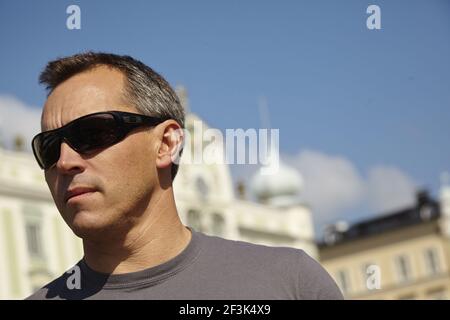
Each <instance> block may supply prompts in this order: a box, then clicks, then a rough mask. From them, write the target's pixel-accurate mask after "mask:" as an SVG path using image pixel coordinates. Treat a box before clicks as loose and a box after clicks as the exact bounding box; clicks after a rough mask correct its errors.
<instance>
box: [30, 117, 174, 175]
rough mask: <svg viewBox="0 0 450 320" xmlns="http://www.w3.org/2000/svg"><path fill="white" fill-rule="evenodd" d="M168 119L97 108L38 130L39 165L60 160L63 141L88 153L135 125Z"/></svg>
mask: <svg viewBox="0 0 450 320" xmlns="http://www.w3.org/2000/svg"><path fill="white" fill-rule="evenodd" d="M168 119H170V118H161V117H149V116H145V115H142V114H136V113H130V112H121V111H106V112H97V113H92V114H88V115H85V116H83V117H80V118H78V119H75V120H73V121H71V122H69V123H68V124H66V125H64V126H62V127H61V128H58V129H54V130H50V131H45V132H41V133H39V134H38V135H36V136H35V137H34V138H33V140H32V142H31V146H32V148H33V153H34V156H35V158H36V160H37V162H38V164H39V166H40V167H41V168H42V169H44V170H46V169H49V168H50V167H51V166H53V165H54V164H55V163H56V162H57V161H58V159H59V155H60V151H61V143H63V142H66V143H67V144H68V145H69V146H70V147H71V148H72V149H73V150H75V151H76V152H78V153H80V154H88V153H90V152H92V151H95V150H97V149H102V148H106V147H109V146H112V145H114V144H116V143H118V142H120V141H122V140H123V139H124V138H125V137H126V136H127V135H128V134H129V133H130V132H131V131H132V130H133V129H136V128H139V127H144V126H149V127H152V126H156V125H158V124H160V123H162V122H164V121H165V120H168Z"/></svg>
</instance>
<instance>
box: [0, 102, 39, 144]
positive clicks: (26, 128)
mask: <svg viewBox="0 0 450 320" xmlns="http://www.w3.org/2000/svg"><path fill="white" fill-rule="evenodd" d="M40 119H41V110H40V109H39V108H33V107H31V106H28V105H26V104H24V103H23V102H21V101H20V100H18V99H17V98H15V97H12V96H7V95H0V142H1V144H3V145H4V146H5V147H6V148H11V147H12V145H13V141H14V137H15V136H16V135H21V136H22V137H23V138H24V140H25V147H26V150H28V151H31V139H32V138H33V136H34V135H35V134H36V133H38V132H40Z"/></svg>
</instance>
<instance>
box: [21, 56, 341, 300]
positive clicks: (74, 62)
mask: <svg viewBox="0 0 450 320" xmlns="http://www.w3.org/2000/svg"><path fill="white" fill-rule="evenodd" d="M40 81H41V83H44V84H46V85H47V88H48V89H49V95H48V99H47V101H46V103H45V106H44V109H43V112H42V119H41V129H42V133H40V134H38V135H37V136H36V137H35V138H34V139H33V142H32V145H33V151H34V154H35V156H36V159H37V161H38V163H39V165H40V166H41V167H42V168H43V169H44V170H45V179H46V181H47V184H48V186H49V188H50V191H51V194H52V196H53V199H54V201H55V204H56V206H57V208H58V210H59V212H60V213H61V215H62V217H63V219H64V220H65V222H66V223H67V224H68V225H69V227H70V228H71V229H72V230H73V232H74V233H75V234H76V235H77V236H78V237H80V238H82V239H83V248H84V257H83V259H82V260H81V261H80V262H78V263H77V265H76V266H75V267H74V268H72V269H71V272H67V273H65V274H63V275H62V276H61V277H59V278H58V279H56V280H54V281H53V282H51V283H50V284H48V285H46V286H45V287H44V288H42V289H40V290H39V291H37V292H36V293H35V294H33V295H32V296H30V297H29V299H342V295H341V293H340V291H339V289H338V288H337V286H336V285H335V283H334V282H333V280H332V279H331V277H330V276H329V275H328V274H327V273H326V271H325V270H324V269H323V268H322V267H321V266H320V265H319V264H318V263H317V262H315V261H314V260H313V259H312V258H310V257H309V256H308V255H306V253H304V252H303V251H302V250H299V249H293V248H272V247H266V246H261V245H255V244H250V243H245V242H240V241H231V240H225V239H222V238H218V237H212V236H208V235H205V234H203V233H200V232H197V231H195V230H193V229H191V228H187V227H185V226H184V225H183V224H182V222H181V221H180V218H179V216H178V212H177V208H176V205H175V201H174V194H173V190H172V182H173V179H174V178H175V176H176V172H177V169H178V166H177V165H176V164H175V163H174V161H173V159H174V158H176V156H177V153H179V152H178V150H179V149H180V146H181V145H182V139H183V135H182V134H180V130H181V129H182V128H183V127H184V112H183V109H182V107H181V105H180V102H179V100H178V98H177V96H176V94H175V93H174V91H173V90H172V88H171V87H170V86H169V84H168V83H167V82H166V81H165V80H164V79H163V78H162V77H161V76H160V75H159V74H157V73H156V72H154V71H153V70H152V69H151V68H149V67H147V66H146V65H144V64H143V63H141V62H139V61H137V60H135V59H133V58H131V57H129V56H118V55H114V54H106V53H93V52H88V53H83V54H78V55H74V56H70V57H66V58H62V59H58V60H55V61H52V62H50V63H49V64H48V65H47V67H46V68H45V70H44V71H43V72H42V74H41V76H40ZM181 132H182V131H181ZM77 272H78V273H79V276H80V279H79V283H78V284H77V281H76V279H75V278H74V277H75V276H76V275H77V274H76V273H77ZM74 279H75V280H74Z"/></svg>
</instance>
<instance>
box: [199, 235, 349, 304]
mask: <svg viewBox="0 0 450 320" xmlns="http://www.w3.org/2000/svg"><path fill="white" fill-rule="evenodd" d="M201 237H202V242H203V246H202V247H203V251H204V255H205V256H207V257H208V260H210V263H213V264H214V263H215V264H222V266H223V265H225V266H227V267H228V268H231V269H233V268H236V269H238V270H239V271H240V272H244V273H245V272H249V276H251V277H258V276H260V278H268V277H270V279H271V280H272V281H273V283H282V284H284V286H285V287H289V288H290V289H289V290H290V291H295V298H297V299H343V297H342V294H341V292H340V290H339V288H338V287H337V285H336V283H335V282H334V280H333V279H332V278H331V276H330V275H329V274H328V272H327V271H326V270H325V269H324V268H323V267H322V266H321V265H320V263H319V262H317V261H316V260H315V259H313V258H312V257H311V256H309V255H308V254H307V253H306V252H305V251H304V250H302V249H297V248H291V247H273V246H267V245H261V244H254V243H250V242H245V241H237V240H228V239H224V238H220V237H215V236H209V235H205V234H201ZM222 270H223V269H222Z"/></svg>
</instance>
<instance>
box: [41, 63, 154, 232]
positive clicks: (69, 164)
mask: <svg viewBox="0 0 450 320" xmlns="http://www.w3.org/2000/svg"><path fill="white" fill-rule="evenodd" d="M125 81H126V79H125V77H124V75H123V74H122V73H121V72H120V71H117V70H115V69H111V68H108V67H104V66H101V67H97V68H95V69H92V70H89V71H86V72H82V73H80V74H77V75H75V76H73V77H71V78H69V79H68V80H66V81H64V82H63V83H61V84H60V85H59V86H57V87H56V88H55V89H54V91H53V92H52V93H51V95H50V96H49V97H48V99H47V101H46V103H45V106H44V110H43V114H42V123H41V125H42V130H43V131H47V130H52V129H56V128H59V127H61V126H63V125H65V124H67V123H68V122H70V121H72V120H74V119H76V118H79V117H81V116H83V115H87V114H90V113H94V112H99V111H110V110H118V111H127V112H137V111H136V109H134V108H132V107H129V106H127V102H126V101H125V99H124V98H123V94H122V93H123V90H124V84H125ZM154 150H155V139H154V137H153V135H152V130H151V129H149V128H141V129H136V130H134V131H133V132H132V133H130V134H129V135H128V136H127V137H126V138H125V139H124V140H122V141H120V142H119V143H117V144H115V145H113V146H110V147H107V148H104V149H100V150H96V151H95V152H93V153H90V154H88V155H81V154H78V153H77V152H76V151H74V150H73V149H71V148H70V147H69V146H68V145H67V144H66V143H62V144H61V152H60V158H59V160H58V162H57V163H56V164H55V165H54V166H53V167H51V168H50V169H48V170H46V171H45V179H46V181H47V184H48V186H49V188H50V191H51V193H52V196H53V199H54V201H55V203H56V206H57V208H58V210H59V212H60V213H61V215H62V216H63V218H64V220H65V221H66V223H67V224H68V225H69V227H70V228H71V229H72V230H73V231H74V233H75V234H77V235H78V236H80V237H82V238H85V237H95V236H99V235H100V234H104V233H105V232H106V233H108V234H111V232H112V231H114V232H117V231H121V230H126V229H127V228H129V227H131V226H132V225H133V224H134V220H135V219H137V218H139V216H140V215H141V214H142V212H143V210H145V208H146V207H147V205H148V202H149V200H150V196H151V193H152V191H153V187H154V185H155V183H156V179H157V170H156V168H155V157H156V152H155V151H154ZM79 187H81V188H83V187H86V188H92V189H94V192H90V193H85V194H82V195H79V196H75V197H72V198H70V199H69V200H68V201H66V197H67V191H68V190H73V189H74V188H79ZM118 234H119V233H118Z"/></svg>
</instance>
